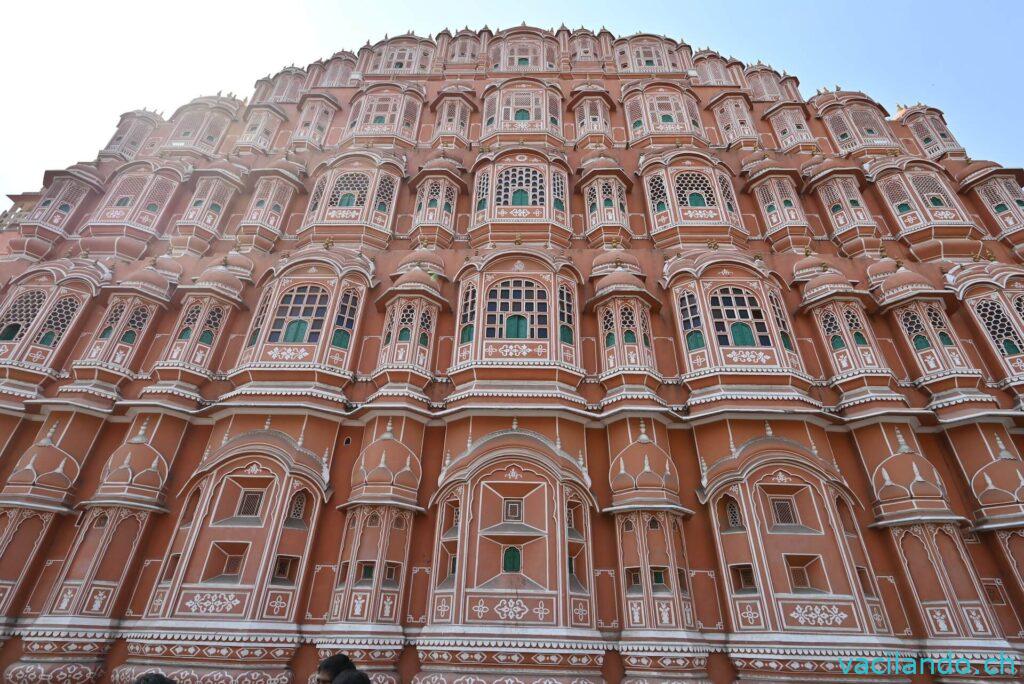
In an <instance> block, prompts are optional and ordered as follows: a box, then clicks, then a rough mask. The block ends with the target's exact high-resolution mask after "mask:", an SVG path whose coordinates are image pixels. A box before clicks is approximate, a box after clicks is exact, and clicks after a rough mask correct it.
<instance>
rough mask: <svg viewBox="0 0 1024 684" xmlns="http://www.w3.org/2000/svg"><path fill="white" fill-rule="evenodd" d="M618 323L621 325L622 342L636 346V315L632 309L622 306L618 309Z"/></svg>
mask: <svg viewBox="0 0 1024 684" xmlns="http://www.w3.org/2000/svg"><path fill="white" fill-rule="evenodd" d="M619 321H620V323H621V330H622V341H623V342H625V343H626V344H636V343H637V340H638V338H639V336H638V335H637V325H636V314H635V313H633V307H631V306H629V305H624V306H622V307H620V308H619Z"/></svg>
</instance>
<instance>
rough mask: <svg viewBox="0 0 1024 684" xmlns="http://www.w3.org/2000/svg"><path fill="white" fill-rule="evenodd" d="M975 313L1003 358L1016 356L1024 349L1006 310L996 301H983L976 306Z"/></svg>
mask: <svg viewBox="0 0 1024 684" xmlns="http://www.w3.org/2000/svg"><path fill="white" fill-rule="evenodd" d="M974 311H975V312H976V313H977V314H978V318H980V319H981V322H982V323H983V324H984V325H985V329H986V330H987V331H988V334H989V337H990V338H991V339H992V341H993V342H994V343H995V345H996V348H998V349H999V352H1000V353H1001V354H1002V355H1003V356H1014V355H1016V354H1020V353H1021V349H1024V342H1021V339H1020V335H1019V334H1018V333H1017V331H1016V330H1015V329H1014V327H1013V323H1012V322H1011V321H1010V319H1009V317H1008V316H1007V315H1006V309H1004V308H1003V305H1002V303H1001V302H999V301H997V300H995V299H983V300H981V301H980V302H978V303H976V304H975V305H974Z"/></svg>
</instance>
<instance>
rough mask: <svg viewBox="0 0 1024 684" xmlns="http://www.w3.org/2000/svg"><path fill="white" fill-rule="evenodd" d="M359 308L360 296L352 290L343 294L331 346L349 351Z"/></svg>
mask: <svg viewBox="0 0 1024 684" xmlns="http://www.w3.org/2000/svg"><path fill="white" fill-rule="evenodd" d="M358 308H359V295H358V294H356V291H355V290H354V289H352V288H349V289H347V290H345V291H344V292H342V293H341V301H340V302H339V304H338V315H337V316H336V317H335V319H334V333H333V334H332V335H331V346H332V347H338V348H339V349H348V347H349V345H350V344H351V343H352V332H353V331H354V330H355V327H356V311H357V310H358Z"/></svg>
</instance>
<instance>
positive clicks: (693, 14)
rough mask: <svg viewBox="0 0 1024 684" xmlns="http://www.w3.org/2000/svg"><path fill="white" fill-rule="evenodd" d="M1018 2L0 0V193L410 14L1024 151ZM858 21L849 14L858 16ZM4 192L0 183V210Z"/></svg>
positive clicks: (1004, 153) (399, 26)
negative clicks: (717, 74)
mask: <svg viewBox="0 0 1024 684" xmlns="http://www.w3.org/2000/svg"><path fill="white" fill-rule="evenodd" d="M1022 19H1024V3H1021V2H1013V1H1011V0H1005V1H1003V2H998V1H995V0H973V1H972V2H953V1H952V0H930V1H929V0H917V1H915V2H910V1H902V2H901V1H899V0H885V1H884V2H883V1H881V0H829V1H819V0H789V1H788V2H787V1H786V0H777V1H776V2H760V1H759V0H744V1H737V2H732V3H726V2H720V1H715V0H709V1H697V0H674V1H669V0H664V1H662V0H658V1H652V2H644V1H642V0H618V1H616V2H612V1H610V0H591V1H589V2H580V1H578V0H572V1H566V0H562V1H561V2H557V1H553V0H515V1H514V2H505V3H495V2H477V3H473V4H471V3H469V2H465V0H463V1H461V2H460V1H452V0H420V1H418V2H413V1H411V0H363V1H362V2H353V1H352V0H342V1H336V2H328V1H327V0H308V1H306V2H299V1H295V0H281V1H279V2H270V1H268V0H247V1H246V2H235V1H228V0H202V1H200V0H173V1H172V2H161V3H155V2H145V1H142V0H134V1H127V0H109V1H103V0H93V1H91V2H82V1H81V0H78V1H77V2H70V1H67V0H8V2H5V3H3V4H0V26H3V27H4V30H3V34H2V38H0V64H3V65H4V69H3V75H4V82H5V89H4V97H3V98H2V100H0V136H2V139H0V195H6V194H7V193H16V192H22V191H31V190H37V189H39V186H40V183H41V182H42V174H43V171H45V170H46V169H51V168H63V167H67V166H70V165H71V164H73V163H75V162H77V161H83V160H91V159H94V158H95V157H96V152H97V151H98V150H99V149H100V148H101V147H102V146H103V145H104V144H105V143H106V141H107V140H108V139H109V137H110V136H111V135H112V133H113V130H114V127H115V125H116V123H117V119H118V116H119V115H120V114H121V113H122V112H125V111H128V110H131V109H136V108H141V107H148V108H149V109H157V110H161V111H163V112H164V113H165V115H166V116H170V114H171V113H172V112H173V111H174V109H175V108H177V107H178V106H180V105H181V104H184V103H185V102H187V101H188V100H190V99H192V98H194V97H197V96H199V95H209V94H212V93H215V92H217V91H218V90H223V91H225V92H227V91H233V92H235V93H237V94H239V95H240V96H242V97H247V96H248V95H250V94H251V91H252V86H253V83H254V82H255V81H256V79H258V78H260V77H261V76H264V75H266V74H268V73H273V72H276V71H277V70H279V69H280V68H281V67H283V66H287V65H289V64H293V63H294V64H296V65H298V66H305V65H307V64H309V63H310V62H312V61H314V60H316V59H319V58H321V57H326V56H329V55H331V54H332V53H334V52H336V51H337V50H340V49H344V48H347V49H352V50H354V49H356V48H358V47H359V46H361V45H362V44H363V43H365V42H366V41H367V40H368V39H369V40H371V41H376V40H378V39H380V38H383V36H384V34H385V33H387V34H390V35H395V34H397V33H404V32H405V31H407V30H409V29H413V30H414V31H415V32H416V33H418V34H420V35H428V34H433V33H436V32H437V31H439V30H441V29H442V28H445V27H448V28H451V29H455V28H461V27H462V26H465V25H468V26H470V27H471V28H480V27H482V26H483V25H484V24H488V25H489V26H490V27H491V28H492V29H493V28H495V27H501V28H505V27H508V26H510V25H518V24H520V23H522V22H523V21H524V20H525V21H526V22H527V23H530V24H532V25H536V26H540V27H542V28H553V27H557V26H558V25H559V24H561V23H562V22H564V23H565V24H566V25H567V26H570V27H572V28H576V27H578V26H581V25H585V26H587V27H588V28H592V29H598V28H600V27H601V26H602V25H604V26H607V27H608V28H609V29H610V30H611V31H612V32H613V33H616V34H620V35H621V34H628V33H633V32H636V31H647V32H651V33H661V34H665V35H669V36H671V37H673V38H676V39H680V38H682V39H685V40H686V41H687V42H688V43H690V44H691V45H693V46H694V47H695V48H697V47H703V46H705V45H710V46H711V47H713V48H715V49H717V50H719V51H720V52H722V53H723V54H727V55H734V56H736V57H738V58H739V59H742V60H744V61H747V62H753V61H757V60H758V59H761V60H762V61H764V62H767V63H770V64H772V65H773V66H775V67H776V68H778V69H780V70H781V69H786V70H788V71H789V72H790V73H792V74H795V75H797V76H798V77H799V78H800V81H801V89H802V90H803V93H804V95H805V96H810V95H813V94H814V92H815V90H817V89H818V88H819V87H821V86H823V85H826V84H827V85H829V86H832V85H833V84H835V83H839V84H842V85H843V86H844V87H850V88H857V89H861V90H864V91H866V92H867V93H869V94H870V95H872V96H873V97H875V98H876V99H877V100H879V101H880V102H881V103H882V104H883V105H884V106H885V107H887V108H888V109H889V111H890V113H893V112H895V109H896V102H916V101H918V100H922V101H925V102H927V103H929V104H932V105H934V106H937V107H939V108H940V109H942V110H943V111H944V112H945V113H946V118H947V120H948V121H949V124H950V127H951V128H952V130H953V132H954V134H956V136H957V137H958V138H959V139H960V142H961V143H963V144H964V146H965V147H966V148H967V151H968V153H969V154H970V155H971V156H973V157H974V158H977V159H982V158H988V159H994V160H995V161H998V162H1000V163H1002V164H1004V165H1006V166H1024V140H1022V136H1020V135H1016V136H1013V135H1007V132H1015V131H1018V130H1019V127H1020V125H1021V119H1020V111H1021V104H1022V99H1024V98H1022V96H1021V94H1020V92H1021V88H1020V85H1019V68H1018V65H1019V57H1018V55H1017V54H1016V49H1017V47H1018V46H1019V43H1020V39H1019V36H1018V32H1019V30H1020V26H1021V24H1022ZM858 22H864V24H865V29H864V30H863V31H861V30H858V28H857V26H858ZM8 204H9V202H8V201H7V200H6V198H0V209H2V208H6V207H7V206H8Z"/></svg>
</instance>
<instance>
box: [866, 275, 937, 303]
mask: <svg viewBox="0 0 1024 684" xmlns="http://www.w3.org/2000/svg"><path fill="white" fill-rule="evenodd" d="M922 294H935V295H939V296H941V295H943V294H945V293H944V292H942V291H941V290H939V289H937V288H936V287H935V286H934V285H932V283H931V281H929V280H928V278H926V277H925V276H923V275H921V274H920V273H917V272H915V271H911V270H910V269H908V268H907V267H906V266H901V267H900V268H899V269H898V270H897V271H896V272H895V273H893V274H892V275H890V276H888V277H887V278H886V279H885V280H883V281H882V284H881V286H880V287H879V289H878V291H877V292H876V293H875V298H876V299H877V300H878V303H879V304H880V305H882V306H889V305H892V304H896V303H897V302H901V301H904V300H906V299H910V298H911V297H914V296H918V295H922Z"/></svg>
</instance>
